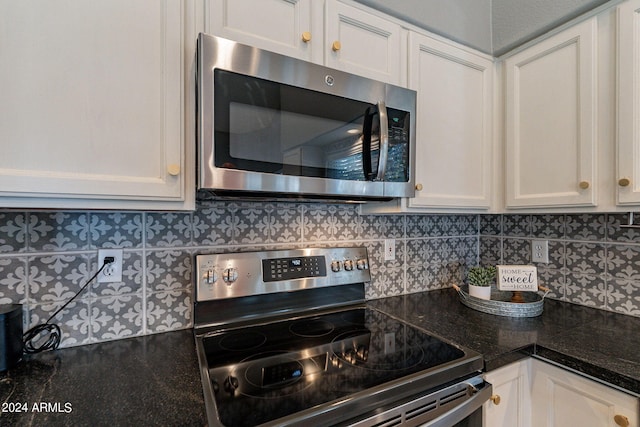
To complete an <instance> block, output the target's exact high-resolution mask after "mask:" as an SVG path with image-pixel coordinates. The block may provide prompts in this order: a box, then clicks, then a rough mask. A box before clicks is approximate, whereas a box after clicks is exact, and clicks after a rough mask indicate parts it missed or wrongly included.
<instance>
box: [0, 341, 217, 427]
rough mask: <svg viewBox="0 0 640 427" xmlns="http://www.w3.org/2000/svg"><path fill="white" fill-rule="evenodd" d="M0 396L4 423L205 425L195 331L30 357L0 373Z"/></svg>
mask: <svg viewBox="0 0 640 427" xmlns="http://www.w3.org/2000/svg"><path fill="white" fill-rule="evenodd" d="M0 401H1V402H3V405H4V404H5V403H6V404H7V405H5V407H4V408H3V409H4V412H2V413H1V414H0V425H3V426H4V425H7V426H8V425H10V426H31V425H33V426H45V425H46V426H58V425H61V426H62V425H69V426H101V425H104V426H115V425H137V426H145V425H164V426H178V425H180V426H187V425H193V426H202V425H205V424H206V415H205V407H204V400H203V397H202V386H201V384H200V373H199V370H198V361H197V356H196V352H195V342H194V339H193V331H192V330H183V331H176V332H167V333H163V334H158V335H149V336H145V337H138V338H129V339H124V340H119V341H112V342H106V343H99V344H92V345H87V346H81V347H73V348H67V349H62V350H57V351H52V352H46V353H41V354H39V355H34V356H30V357H29V358H28V360H27V361H23V362H21V363H20V365H18V366H17V367H16V368H14V369H11V370H9V371H7V372H5V373H1V374H0ZM25 403H26V412H23V413H19V412H16V411H17V410H18V409H24V404H25ZM9 404H13V405H12V406H13V407H9ZM16 404H19V405H16ZM34 405H36V407H35V408H34ZM16 406H19V407H16ZM39 410H42V412H40V411H39Z"/></svg>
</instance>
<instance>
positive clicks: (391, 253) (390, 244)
mask: <svg viewBox="0 0 640 427" xmlns="http://www.w3.org/2000/svg"><path fill="white" fill-rule="evenodd" d="M394 259H396V241H395V240H393V239H386V240H385V241H384V260H385V261H393V260H394Z"/></svg>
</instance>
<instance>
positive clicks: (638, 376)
mask: <svg viewBox="0 0 640 427" xmlns="http://www.w3.org/2000/svg"><path fill="white" fill-rule="evenodd" d="M369 304H370V305H371V306H372V307H374V308H376V309H378V310H381V311H383V312H385V313H388V314H390V315H392V316H394V317H396V318H399V319H402V320H405V321H407V322H409V323H412V324H414V325H415V326H417V327H420V328H422V329H425V330H426V331H428V332H430V333H432V334H434V335H437V336H440V337H442V338H444V339H446V340H448V341H450V342H453V343H454V344H457V345H460V346H463V347H466V348H468V349H471V350H475V351H477V352H479V353H481V354H482V355H483V356H484V358H485V366H486V369H487V370H493V369H496V368H499V367H501V366H504V365H506V364H508V363H510V362H513V361H516V360H519V359H522V358H524V357H527V356H530V355H534V356H536V357H542V358H545V359H548V360H551V361H553V362H557V363H559V364H561V365H563V366H566V367H569V368H572V369H575V370H577V371H580V372H583V373H585V374H588V375H591V376H593V377H595V378H598V379H600V380H603V381H605V382H608V383H610V384H613V385H615V386H618V387H621V388H624V389H626V390H629V391H631V392H634V393H637V394H640V354H638V352H637V350H638V349H640V319H638V318H635V317H631V316H623V315H617V314H614V313H609V312H604V311H601V310H595V309H590V308H587V307H582V306H578V305H573V304H568V303H563V302H559V301H553V300H547V301H545V307H544V312H543V314H542V315H541V316H539V317H535V318H524V319H518V318H509V317H500V316H493V315H490V314H485V313H480V312H477V311H475V310H472V309H470V308H468V307H466V306H464V305H462V304H461V303H460V302H459V300H458V297H457V294H456V292H455V291H454V290H452V289H443V290H439V291H431V292H424V293H418V294H411V295H403V296H398V297H391V298H385V299H380V300H373V301H369ZM0 401H1V402H3V403H27V404H28V412H26V413H16V412H3V413H1V414H0V425H12V426H23V425H73V426H82V425H87V426H89V425H90V426H99V425H110V426H111V425H205V424H206V415H205V407H204V400H203V396H202V386H201V384H200V374H199V371H198V362H197V357H196V353H195V343H194V339H193V332H192V331H191V330H183V331H176V332H167V333H163V334H158V335H150V336H145V337H137V338H130V339H124V340H120V341H112V342H106V343H99V344H92V345H87V346H82V347H74V348H68V349H62V350H57V351H53V352H47V353H43V354H40V355H35V356H31V357H29V360H28V361H27V362H23V363H21V364H20V365H19V366H18V367H16V368H14V369H12V370H9V371H8V372H5V373H1V374H0ZM41 402H42V403H45V404H51V405H50V408H49V409H50V410H51V409H54V412H34V411H33V404H40V403H41ZM56 404H57V406H56ZM67 404H69V405H67ZM69 408H70V411H69V412H68V413H67V412H65V411H66V410H67V409H69Z"/></svg>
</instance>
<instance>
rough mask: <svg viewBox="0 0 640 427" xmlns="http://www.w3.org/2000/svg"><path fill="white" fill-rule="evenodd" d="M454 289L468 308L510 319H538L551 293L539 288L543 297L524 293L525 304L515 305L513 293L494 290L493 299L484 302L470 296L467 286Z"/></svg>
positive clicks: (546, 289)
mask: <svg viewBox="0 0 640 427" xmlns="http://www.w3.org/2000/svg"><path fill="white" fill-rule="evenodd" d="M453 288H454V289H455V290H456V291H457V292H458V296H459V297H460V302H462V304H464V305H466V306H467V307H469V308H472V309H474V310H478V311H481V312H483V313H489V314H494V315H496V316H508V317H536V316H539V315H541V314H542V310H543V308H544V297H546V296H547V294H548V293H549V289H548V288H545V287H542V286H539V287H538V289H539V290H540V291H543V292H544V294H543V295H540V294H538V293H535V292H522V297H523V298H524V302H519V303H515V302H511V298H512V296H513V292H503V291H498V290H497V289H495V288H492V289H491V299H490V300H484V299H480V298H476V297H472V296H471V295H469V289H468V286H467V285H463V286H458V285H453Z"/></svg>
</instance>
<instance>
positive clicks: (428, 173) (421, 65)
mask: <svg viewBox="0 0 640 427" xmlns="http://www.w3.org/2000/svg"><path fill="white" fill-rule="evenodd" d="M409 64H410V66H409V87H410V88H411V89H414V90H416V91H417V93H418V100H417V117H416V123H417V131H416V189H417V191H416V197H415V198H413V199H410V200H409V207H412V208H443V209H446V208H454V209H471V210H477V211H484V210H487V209H488V208H489V207H490V202H491V200H490V195H491V188H492V182H491V178H492V175H491V160H492V153H493V132H492V118H493V114H492V112H493V103H492V99H493V61H492V60H491V59H490V58H489V57H487V56H482V55H480V54H475V53H472V52H470V51H469V50H466V49H463V48H460V47H457V46H454V45H452V44H449V43H444V42H442V41H440V40H437V39H435V38H431V37H427V36H424V35H421V34H416V33H411V34H410V37H409Z"/></svg>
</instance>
